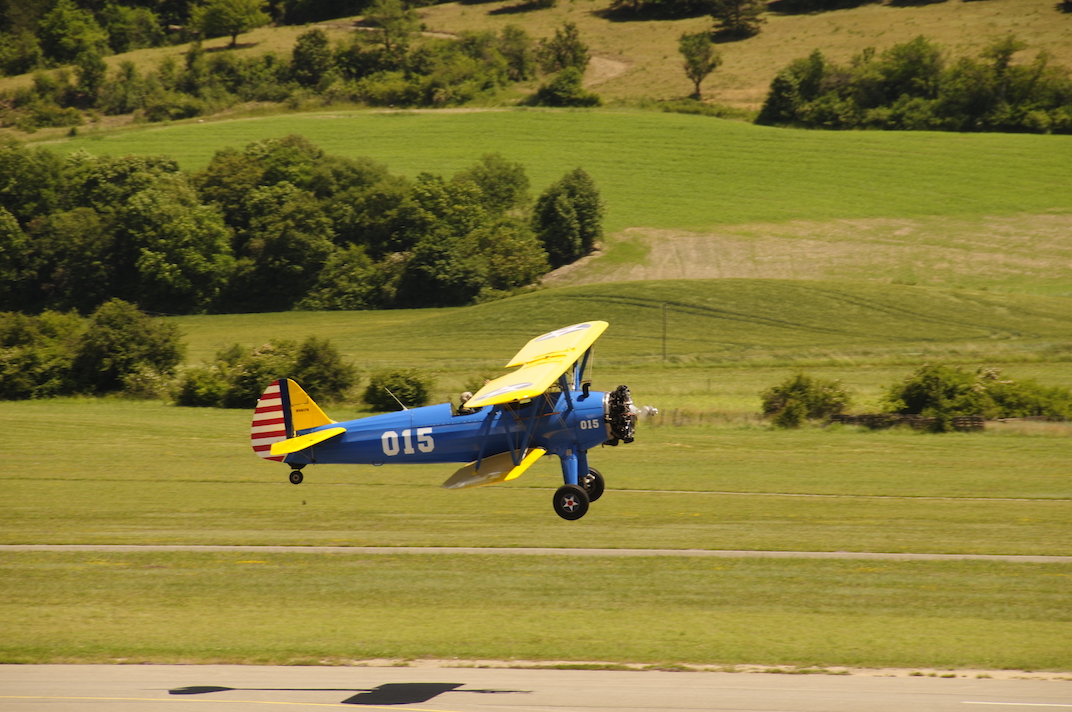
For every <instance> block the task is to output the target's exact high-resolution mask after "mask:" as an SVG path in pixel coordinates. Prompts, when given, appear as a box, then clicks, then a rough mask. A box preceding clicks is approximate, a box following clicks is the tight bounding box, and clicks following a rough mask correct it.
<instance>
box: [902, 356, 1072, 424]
mask: <svg viewBox="0 0 1072 712" xmlns="http://www.w3.org/2000/svg"><path fill="white" fill-rule="evenodd" d="M885 405H886V410H887V411H889V412H896V413H902V414H905V415H923V416H928V417H932V418H934V419H935V423H934V425H933V426H932V428H931V429H932V430H934V431H935V432H947V431H950V430H952V429H953V418H955V417H957V416H964V415H981V416H983V417H986V418H1023V417H1030V416H1036V417H1037V416H1043V417H1046V418H1049V419H1052V420H1069V419H1072V390H1070V389H1068V388H1060V387H1046V386H1042V385H1039V384H1038V383H1037V382H1035V381H1033V380H1027V381H1020V382H1017V381H1012V380H1006V379H1002V378H1001V371H999V370H998V369H996V368H980V369H978V370H977V371H975V373H968V372H967V371H964V370H963V369H961V368H959V367H956V366H937V365H927V366H923V367H922V368H920V369H919V370H918V371H916V372H915V373H914V374H912V375H911V376H909V377H908V378H906V379H905V380H904V381H903V382H901V383H895V384H894V385H892V386H890V387H889V389H888V390H887V392H886V397H885Z"/></svg>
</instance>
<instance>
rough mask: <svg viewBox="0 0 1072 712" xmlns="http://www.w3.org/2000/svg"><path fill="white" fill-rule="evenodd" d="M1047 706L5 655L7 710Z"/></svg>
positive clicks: (1064, 700) (773, 710)
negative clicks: (33, 661)
mask: <svg viewBox="0 0 1072 712" xmlns="http://www.w3.org/2000/svg"><path fill="white" fill-rule="evenodd" d="M184 708H187V709H194V710H198V711H199V712H256V711H263V710H265V709H279V710H313V709H324V708H350V709H354V708H358V709H360V708H365V709H371V710H399V711H410V712H420V711H423V712H570V711H576V712H603V711H610V710H616V711H620V712H679V711H680V712H685V711H689V712H691V711H694V710H707V711H711V712H954V711H956V712H1002V711H1003V710H1007V711H1008V712H1029V711H1031V712H1043V711H1044V710H1047V709H1048V710H1053V711H1054V712H1059V711H1060V710H1062V709H1065V710H1072V681H1063V680H998V679H976V678H963V677H958V678H955V679H945V678H940V677H939V678H931V677H896V678H894V677H874V676H865V675H855V676H833V675H772V674H746V673H736V674H734V673H714V672H689V673H683V672H655V671H651V672H640V671H637V672H633V671H597V670H511V669H479V668H442V667H440V668H427V667H410V668H397V667H380V668H377V667H260V666H235V665H0V711H2V712H105V711H107V712H112V711H115V712H125V711H127V710H130V711H134V710H136V711H138V712H156V711H158V710H172V711H175V710H182V709H184Z"/></svg>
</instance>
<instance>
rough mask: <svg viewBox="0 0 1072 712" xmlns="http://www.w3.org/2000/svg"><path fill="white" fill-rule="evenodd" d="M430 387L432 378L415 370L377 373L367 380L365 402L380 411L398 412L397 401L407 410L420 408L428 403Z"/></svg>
mask: <svg viewBox="0 0 1072 712" xmlns="http://www.w3.org/2000/svg"><path fill="white" fill-rule="evenodd" d="M432 386H433V381H432V378H431V377H430V376H429V375H428V374H426V373H423V372H421V371H418V370H417V369H395V370H391V371H379V372H377V373H374V374H373V375H372V377H371V378H369V384H368V388H366V389H365V402H366V403H368V404H369V405H370V406H372V408H373V409H374V410H381V411H390V410H398V409H399V407H398V403H399V401H401V402H402V404H403V405H405V406H406V407H407V408H409V407H416V406H422V405H425V404H426V403H427V402H428V396H429V392H430V391H431V389H432ZM388 391H390V393H388ZM392 394H393V397H392ZM395 398H397V399H398V400H395Z"/></svg>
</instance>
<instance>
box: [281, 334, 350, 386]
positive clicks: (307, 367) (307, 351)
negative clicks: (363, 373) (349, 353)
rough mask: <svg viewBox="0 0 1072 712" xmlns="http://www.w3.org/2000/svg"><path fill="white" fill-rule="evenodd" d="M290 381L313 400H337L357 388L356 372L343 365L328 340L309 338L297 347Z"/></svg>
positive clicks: (346, 364) (343, 362) (348, 365)
mask: <svg viewBox="0 0 1072 712" xmlns="http://www.w3.org/2000/svg"><path fill="white" fill-rule="evenodd" d="M293 378H294V380H296V381H297V382H298V383H300V384H301V386H302V388H304V389H305V392H306V393H308V394H309V395H310V396H312V397H313V398H328V399H338V398H341V397H342V396H343V395H344V394H345V393H346V392H347V391H349V390H350V389H351V388H353V387H354V386H356V385H357V381H358V376H357V368H355V367H354V365H353V364H352V363H348V362H346V361H343V358H342V354H340V353H339V350H338V349H336V348H335V347H334V346H332V344H331V341H330V340H329V339H324V340H323V341H321V340H320V339H318V338H316V337H315V336H310V337H308V338H306V339H305V341H303V342H302V343H301V345H300V346H298V350H297V353H296V355H295V358H294V371H293Z"/></svg>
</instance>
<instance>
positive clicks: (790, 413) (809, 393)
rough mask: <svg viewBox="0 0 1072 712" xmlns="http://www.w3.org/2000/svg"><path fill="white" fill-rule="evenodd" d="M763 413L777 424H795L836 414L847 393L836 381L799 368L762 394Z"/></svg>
mask: <svg viewBox="0 0 1072 712" xmlns="http://www.w3.org/2000/svg"><path fill="white" fill-rule="evenodd" d="M760 397H761V398H762V399H763V415H764V416H766V417H768V418H770V419H771V422H772V423H773V424H774V425H776V426H778V427H780V428H799V427H800V426H801V425H803V424H804V422H805V421H806V420H819V419H824V418H829V417H831V416H833V415H840V414H841V413H842V412H843V411H844V410H845V408H847V407H848V406H849V402H850V401H851V397H850V395H849V392H848V391H847V390H846V389H845V387H844V386H842V385H841V382H840V381H828V380H824V379H821V378H813V377H812V376H809V375H808V374H806V373H803V372H800V373H797V374H796V375H794V376H791V377H789V378H787V379H786V380H785V381H783V382H782V383H780V384H779V385H777V386H774V387H772V388H770V389H768V390H766V391H764V392H763V393H762V394H760Z"/></svg>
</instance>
